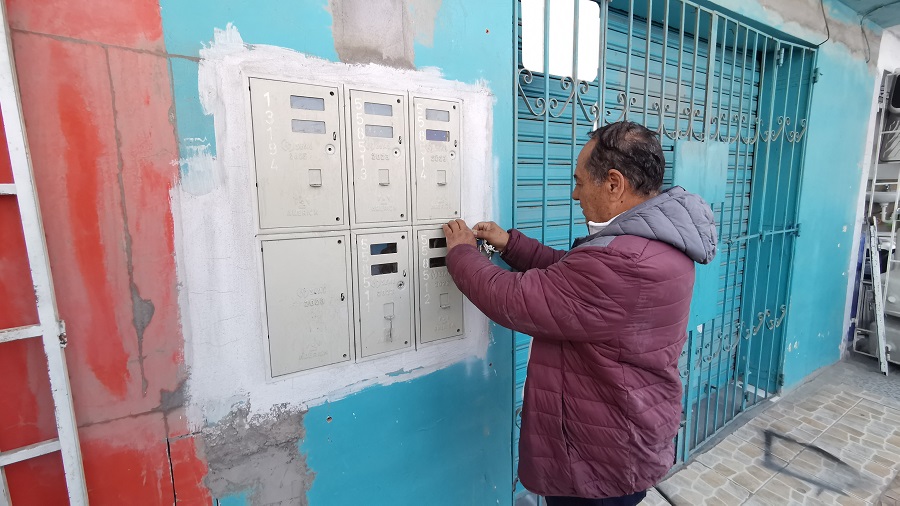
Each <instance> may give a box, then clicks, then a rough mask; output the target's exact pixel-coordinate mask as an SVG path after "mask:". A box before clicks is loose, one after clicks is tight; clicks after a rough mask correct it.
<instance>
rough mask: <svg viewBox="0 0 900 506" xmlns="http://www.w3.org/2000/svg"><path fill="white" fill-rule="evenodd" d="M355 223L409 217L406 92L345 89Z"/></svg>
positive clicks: (397, 221) (407, 220) (380, 221)
mask: <svg viewBox="0 0 900 506" xmlns="http://www.w3.org/2000/svg"><path fill="white" fill-rule="evenodd" d="M347 108H348V110H349V113H348V114H349V116H350V119H349V121H350V140H349V142H350V145H351V148H350V153H351V156H350V159H351V162H350V163H351V166H352V177H353V202H354V215H355V216H354V217H355V220H354V223H358V224H376V223H387V222H393V223H396V224H402V223H406V222H409V220H410V217H409V149H407V144H408V143H409V140H408V135H407V133H406V118H407V108H406V96H405V95H391V94H386V93H375V92H371V91H361V90H350V91H349V102H348V106H347Z"/></svg>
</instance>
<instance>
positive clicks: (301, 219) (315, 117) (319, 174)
mask: <svg viewBox="0 0 900 506" xmlns="http://www.w3.org/2000/svg"><path fill="white" fill-rule="evenodd" d="M250 108H251V121H252V124H253V148H254V154H255V160H256V186H257V202H258V206H259V228H260V229H263V230H265V229H277V228H285V227H323V226H335V225H344V224H345V223H346V216H345V214H346V211H345V209H346V207H347V206H346V195H345V193H346V192H345V185H344V181H345V177H344V163H343V160H344V155H343V149H342V146H341V144H342V142H343V136H342V131H341V124H340V123H341V114H340V94H339V90H338V88H335V87H328V86H312V85H307V84H297V83H287V82H282V81H273V80H268V79H259V78H250Z"/></svg>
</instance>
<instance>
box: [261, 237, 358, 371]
mask: <svg viewBox="0 0 900 506" xmlns="http://www.w3.org/2000/svg"><path fill="white" fill-rule="evenodd" d="M349 244H350V237H349V235H348V234H347V233H330V234H327V235H323V236H322V237H313V238H305V239H282V240H266V241H263V242H262V248H263V252H262V255H263V270H264V277H265V283H266V286H265V292H266V313H267V322H268V327H269V354H270V358H271V361H270V363H271V365H272V376H273V377H274V376H281V375H284V374H289V373H292V372H297V371H302V370H306V369H312V368H314V367H321V366H324V365H329V364H334V363H337V362H343V361H347V360H350V343H351V342H352V337H351V325H350V299H351V297H350V285H349V279H348V275H349V273H348V265H350V254H349V250H348V246H349Z"/></svg>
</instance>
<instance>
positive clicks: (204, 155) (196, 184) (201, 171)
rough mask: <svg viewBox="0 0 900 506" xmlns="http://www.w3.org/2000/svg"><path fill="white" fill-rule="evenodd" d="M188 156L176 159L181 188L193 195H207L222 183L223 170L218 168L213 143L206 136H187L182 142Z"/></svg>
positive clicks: (173, 163)
mask: <svg viewBox="0 0 900 506" xmlns="http://www.w3.org/2000/svg"><path fill="white" fill-rule="evenodd" d="M181 145H182V152H184V153H186V154H187V155H188V156H187V157H185V158H181V159H179V160H174V161H173V162H172V165H178V166H179V173H180V175H181V188H182V189H183V190H184V191H186V192H188V193H190V194H191V195H206V194H208V193H210V192H212V191H213V190H215V189H216V188H218V187H219V186H220V185H221V184H222V182H223V181H222V180H223V177H222V172H221V171H219V170H217V166H216V163H215V161H216V158H215V156H213V154H212V145H211V143H209V142H207V140H206V139H205V138H187V139H184V140H183V141H182V143H181Z"/></svg>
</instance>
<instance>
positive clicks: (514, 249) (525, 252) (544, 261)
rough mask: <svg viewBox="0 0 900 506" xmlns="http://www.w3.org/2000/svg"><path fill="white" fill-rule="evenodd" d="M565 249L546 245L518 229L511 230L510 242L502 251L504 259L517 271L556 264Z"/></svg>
mask: <svg viewBox="0 0 900 506" xmlns="http://www.w3.org/2000/svg"><path fill="white" fill-rule="evenodd" d="M565 254H566V252H565V251H561V250H558V249H553V248H551V247H549V246H544V245H543V244H541V243H540V242H539V241H536V240H534V239H532V238H531V237H528V236H527V235H525V234H523V233H522V232H519V231H518V230H516V229H514V228H513V229H510V230H509V242H508V243H506V248H505V249H504V250H503V253H501V256H502V257H503V260H504V261H505V262H506V263H508V264H509V266H510V267H512V268H513V269H515V270H517V271H527V270H528V269H546V268H547V267H550V265H552V264H555V263H556V262H558V261H559V259H561V258H562V257H563V256H564V255H565Z"/></svg>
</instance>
